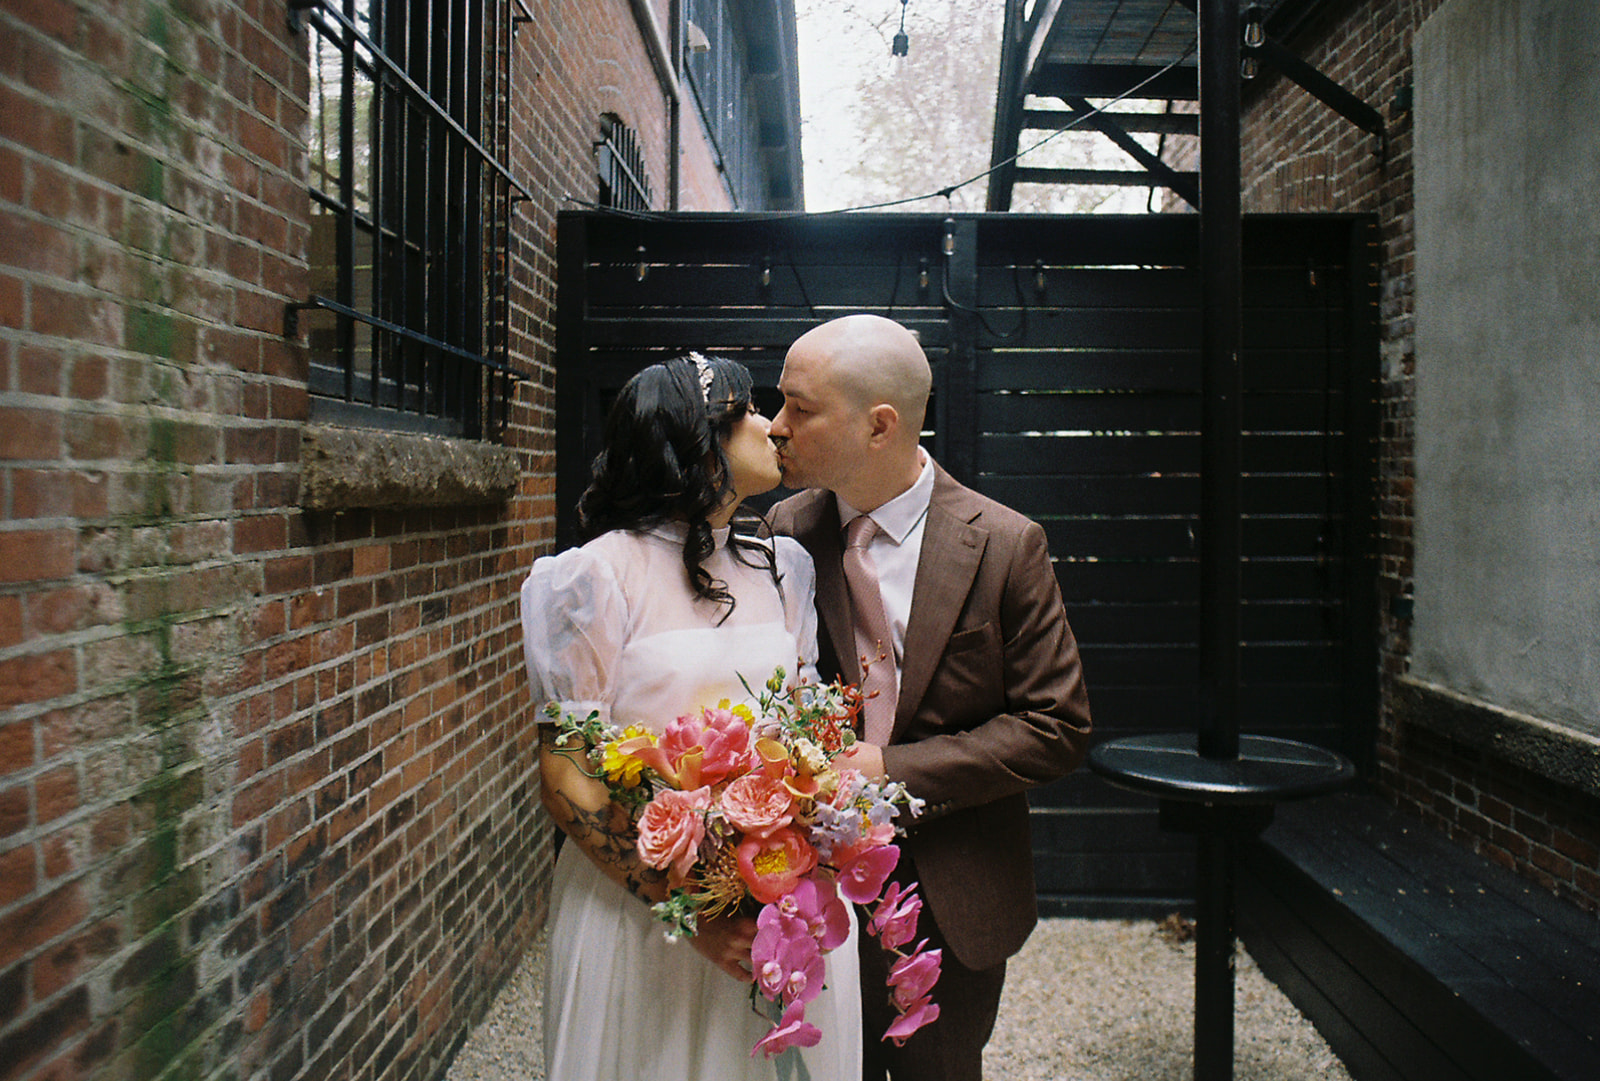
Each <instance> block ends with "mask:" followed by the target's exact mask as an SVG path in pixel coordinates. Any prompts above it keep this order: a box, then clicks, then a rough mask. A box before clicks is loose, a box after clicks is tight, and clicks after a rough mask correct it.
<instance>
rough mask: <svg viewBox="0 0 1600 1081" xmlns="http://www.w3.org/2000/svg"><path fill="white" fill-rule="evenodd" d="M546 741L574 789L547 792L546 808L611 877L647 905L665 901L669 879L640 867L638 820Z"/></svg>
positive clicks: (551, 737)
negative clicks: (661, 900) (630, 815)
mask: <svg viewBox="0 0 1600 1081" xmlns="http://www.w3.org/2000/svg"><path fill="white" fill-rule="evenodd" d="M543 736H544V748H543V750H544V751H545V753H546V755H547V756H554V757H555V758H556V759H557V760H558V761H560V762H561V763H563V765H562V767H561V769H560V772H561V774H562V775H563V779H564V781H566V782H568V783H570V784H571V785H573V789H572V790H568V788H567V787H566V785H565V784H559V785H556V786H554V787H552V788H548V789H547V790H546V792H545V800H544V802H545V806H546V809H547V810H549V812H550V814H551V817H552V818H554V819H555V820H556V824H557V825H558V826H560V828H561V829H562V830H563V831H564V832H565V833H566V834H567V837H568V838H569V839H570V840H571V841H572V842H573V843H574V844H576V845H578V846H579V847H580V848H582V849H583V850H584V852H585V853H587V854H588V856H589V858H590V859H592V860H593V861H594V862H595V864H596V866H598V867H599V868H600V870H601V871H602V872H603V873H604V874H605V875H606V877H608V878H610V879H612V880H613V881H615V882H617V883H618V884H619V885H621V886H622V887H623V888H624V889H626V890H627V891H628V892H629V893H631V894H633V895H634V896H636V897H638V898H640V899H641V900H643V901H645V902H647V903H652V904H653V903H654V902H656V901H658V900H660V899H661V898H662V897H663V896H665V892H666V891H665V890H664V889H662V887H661V884H662V883H663V882H665V881H666V875H665V874H664V873H663V872H661V871H658V870H656V869H655V868H653V867H649V866H647V865H645V864H644V863H642V862H641V861H640V859H639V853H638V850H637V849H635V848H634V841H635V839H636V838H637V837H638V833H637V831H636V830H635V829H634V825H633V821H632V819H631V818H630V817H629V816H628V814H627V812H626V811H624V810H623V809H622V808H621V807H619V806H617V805H616V804H615V803H613V802H612V801H611V798H610V794H609V793H608V792H606V791H605V788H604V787H603V786H602V785H600V784H599V783H598V782H595V781H594V780H593V779H591V778H589V777H588V776H586V775H585V774H584V773H583V772H582V771H581V770H580V769H579V768H578V767H577V766H576V765H575V764H574V763H572V761H571V759H570V758H568V757H567V756H566V755H565V754H563V753H562V751H563V748H562V747H560V745H559V742H560V741H559V740H558V739H557V738H556V735H555V733H554V732H553V731H551V730H549V729H547V730H546V731H545V732H544V733H543ZM547 761H548V759H547ZM548 780H549V778H548V777H547V782H548Z"/></svg>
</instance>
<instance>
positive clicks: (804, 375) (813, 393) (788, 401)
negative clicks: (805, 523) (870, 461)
mask: <svg viewBox="0 0 1600 1081" xmlns="http://www.w3.org/2000/svg"><path fill="white" fill-rule="evenodd" d="M831 368H832V365H831V364H830V363H829V359H828V357H827V355H826V353H825V352H823V350H822V349H820V348H819V347H818V346H817V345H816V343H815V342H813V341H809V340H808V338H807V337H802V338H801V339H800V340H799V341H797V342H795V344H794V346H793V347H792V348H791V349H790V350H789V355H788V357H787V358H785V360H784V362H783V374H782V375H781V376H780V377H779V379H778V389H779V390H780V391H782V392H783V408H782V409H780V410H778V415H777V416H776V417H774V418H772V441H773V442H774V443H776V444H777V445H778V464H779V466H780V467H781V468H782V469H783V483H784V484H785V485H787V486H788V487H790V488H828V489H831V490H833V491H838V490H839V489H840V488H842V487H845V486H847V484H848V482H849V478H850V477H851V476H852V475H853V473H854V472H855V471H856V470H858V469H860V468H861V467H862V466H863V465H864V464H865V461H864V458H865V455H864V453H863V452H864V450H865V447H866V440H867V437H868V435H869V434H870V421H869V419H868V416H867V414H866V412H865V410H863V409H861V408H860V407H859V405H857V403H856V402H855V401H854V400H853V399H852V398H851V397H850V396H849V395H848V394H846V393H845V392H844V391H843V390H842V389H841V388H840V387H839V385H838V383H837V382H836V381H835V380H834V379H832V378H831V377H830V373H831Z"/></svg>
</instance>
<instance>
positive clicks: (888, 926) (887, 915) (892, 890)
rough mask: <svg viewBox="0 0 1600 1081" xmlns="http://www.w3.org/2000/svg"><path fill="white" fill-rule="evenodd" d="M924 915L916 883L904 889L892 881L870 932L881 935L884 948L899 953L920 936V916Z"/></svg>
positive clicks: (884, 894)
mask: <svg viewBox="0 0 1600 1081" xmlns="http://www.w3.org/2000/svg"><path fill="white" fill-rule="evenodd" d="M921 913H922V898H921V897H919V896H918V895H917V884H916V883H915V882H913V883H912V884H911V885H909V886H906V887H904V888H903V889H902V888H901V886H900V883H898V882H891V883H889V886H888V888H887V889H885V890H884V891H883V900H881V901H879V902H878V907H877V909H876V910H875V911H874V912H873V914H872V920H871V921H870V922H869V923H868V924H867V930H868V932H869V933H870V934H874V935H877V936H878V941H879V942H881V943H883V947H884V949H888V950H897V949H899V948H900V947H901V946H904V945H905V944H906V943H907V942H910V941H911V939H912V936H914V935H915V934H916V933H917V917H918V916H919V915H921Z"/></svg>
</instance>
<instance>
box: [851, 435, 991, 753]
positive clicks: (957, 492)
mask: <svg viewBox="0 0 1600 1081" xmlns="http://www.w3.org/2000/svg"><path fill="white" fill-rule="evenodd" d="M935 468H936V469H937V473H936V476H935V480H934V489H933V499H932V501H931V502H930V503H929V505H928V521H927V524H926V525H925V526H924V527H923V533H922V551H921V553H920V554H919V556H918V558H917V581H916V586H915V587H914V589H913V591H912V594H911V618H910V620H909V621H908V623H907V625H906V643H905V656H904V657H903V658H902V660H901V665H900V699H899V701H898V702H897V703H896V705H895V727H896V728H897V729H898V728H899V727H900V725H901V724H902V723H903V722H904V720H905V719H906V718H908V717H910V716H911V715H912V714H913V713H914V712H915V711H916V708H917V706H919V705H920V704H921V703H922V696H923V695H924V694H926V693H927V690H928V684H929V682H930V681H931V680H932V679H933V671H934V669H935V668H936V667H937V666H938V664H939V659H940V658H941V657H943V656H944V643H945V642H948V641H949V640H950V632H951V631H952V630H953V629H954V628H955V625H956V618H957V617H958V616H960V615H961V609H962V606H963V605H964V604H965V603H966V599H967V594H968V593H969V592H970V591H971V589H972V582H973V579H974V578H975V577H976V576H977V573H978V564H979V563H980V562H982V560H983V550H984V546H985V545H986V544H987V543H988V539H989V534H988V531H987V530H985V529H983V528H981V527H979V526H977V525H975V524H973V523H974V521H975V520H976V518H977V517H978V513H979V512H978V510H977V508H975V507H973V506H971V505H970V504H969V503H968V502H967V501H966V500H965V499H963V498H962V492H963V489H962V488H961V486H960V485H958V484H957V483H956V482H955V481H954V480H953V479H952V478H951V477H950V476H949V474H947V473H945V471H944V470H943V469H939V468H938V467H937V466H936V467H935ZM835 543H836V544H837V540H835Z"/></svg>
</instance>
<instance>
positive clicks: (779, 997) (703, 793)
mask: <svg viewBox="0 0 1600 1081" xmlns="http://www.w3.org/2000/svg"><path fill="white" fill-rule="evenodd" d="M784 680H785V675H784V671H783V670H782V669H781V668H780V669H778V670H777V671H776V672H775V673H774V674H773V676H772V678H771V679H769V680H768V681H767V683H766V684H765V686H764V687H763V689H762V691H761V692H760V693H759V694H758V693H756V692H755V691H750V686H749V684H748V683H746V684H745V689H746V690H747V691H750V694H751V697H752V698H755V699H756V701H757V709H755V710H751V709H750V708H749V707H748V706H745V705H735V706H730V705H729V704H728V703H727V702H726V701H724V702H722V703H721V704H720V705H719V706H718V707H717V708H714V709H702V710H701V711H700V712H699V713H696V714H690V715H686V716H682V717H679V718H678V719H677V720H675V721H673V722H672V723H671V724H668V725H667V726H666V730H665V731H664V732H662V733H661V734H660V736H659V737H658V736H656V735H653V734H650V733H648V732H645V731H644V730H642V729H640V728H639V727H638V726H629V727H628V728H625V729H619V728H617V727H616V726H614V725H606V724H603V723H601V721H600V720H599V717H598V715H597V714H590V715H589V716H588V717H587V718H583V719H581V720H580V719H577V718H574V717H571V716H566V717H563V716H562V715H561V714H560V712H559V710H558V709H556V708H555V707H552V714H553V715H554V716H556V717H557V719H558V720H559V721H560V726H561V730H562V733H563V735H565V736H567V737H569V739H567V740H565V741H564V742H565V743H566V744H567V745H568V746H569V747H570V746H572V745H573V743H574V742H575V743H576V744H577V746H576V747H575V748H574V749H573V750H572V751H571V752H570V753H571V754H572V755H574V756H575V760H576V761H578V762H579V764H580V766H582V767H584V770H585V772H586V773H588V774H589V775H590V776H593V777H596V778H599V779H602V780H604V782H605V784H606V786H607V788H608V789H609V790H610V792H611V795H612V798H613V799H615V800H616V801H617V802H618V803H619V804H621V805H622V806H624V807H626V808H628V810H629V812H630V813H631V814H632V816H633V818H634V822H635V825H636V826H637V829H638V833H639V836H638V842H637V848H638V852H639V857H640V859H641V860H643V861H644V862H645V863H646V864H648V865H649V866H651V867H654V868H657V869H659V870H664V871H666V873H667V882H668V885H669V887H670V889H671V893H670V895H669V897H668V899H667V900H666V901H663V902H661V903H659V904H657V905H656V906H655V908H654V911H655V913H656V915H657V916H659V917H660V918H661V919H662V921H663V922H664V923H665V924H666V927H667V933H668V936H669V937H673V938H676V937H679V936H682V935H693V934H694V933H695V932H696V930H697V928H698V920H699V919H700V918H701V917H706V918H711V917H715V916H718V915H721V914H724V913H727V912H732V911H734V910H737V909H740V908H741V907H744V906H747V905H749V906H751V907H753V906H754V905H760V906H761V907H760V912H759V915H758V916H757V917H756V928H757V932H756V936H755V941H754V943H753V944H752V947H751V963H752V966H753V969H754V972H753V975H754V977H755V979H754V989H753V991H752V994H756V993H759V994H760V995H761V996H762V997H764V998H765V999H766V1000H767V1001H768V1002H770V1003H771V1004H772V1006H771V1008H770V1009H771V1012H772V1013H773V1014H776V1015H777V1018H776V1021H775V1023H774V1024H773V1027H772V1029H771V1031H769V1032H768V1033H767V1035H765V1036H764V1037H762V1038H761V1039H760V1040H759V1041H758V1042H757V1043H756V1045H755V1047H754V1048H753V1049H752V1051H751V1054H752V1055H753V1054H755V1053H757V1052H762V1053H765V1054H766V1055H768V1056H772V1055H776V1054H778V1053H779V1052H781V1051H783V1050H785V1049H786V1048H789V1047H793V1046H801V1047H809V1046H812V1045H813V1044H815V1043H817V1042H818V1041H819V1040H820V1039H821V1038H822V1033H821V1031H820V1030H819V1029H818V1028H817V1027H816V1026H815V1025H812V1024H810V1023H809V1022H807V1021H806V1019H805V1008H806V1004H807V1003H809V1002H810V1001H811V1000H812V999H814V998H816V996H817V995H818V994H819V993H820V992H821V991H822V986H823V973H824V968H823V960H822V958H823V955H824V954H825V953H827V952H828V951H830V950H832V949H834V948H836V947H838V946H839V945H840V944H842V943H843V942H844V941H845V940H846V938H847V937H848V936H849V932H850V917H849V912H848V909H846V907H845V902H847V901H848V902H850V903H853V904H858V905H866V906H872V911H871V915H870V917H869V918H868V919H867V920H866V922H865V924H864V929H865V930H866V931H867V933H868V934H872V935H875V936H876V937H877V938H878V941H879V942H880V943H881V944H882V945H883V946H884V948H885V949H888V950H890V951H892V952H893V953H894V954H895V955H896V957H897V960H896V961H895V962H894V964H893V965H892V966H891V968H890V972H889V979H888V983H889V994H890V998H891V1001H892V1002H893V1004H894V1007H895V1010H896V1014H897V1016H896V1019H895V1021H894V1023H893V1024H892V1025H891V1026H890V1027H889V1030H888V1032H886V1033H885V1034H884V1039H889V1040H894V1041H895V1042H896V1043H903V1042H904V1041H905V1040H906V1038H907V1037H909V1036H910V1035H911V1034H912V1033H913V1032H915V1031H917V1029H919V1028H921V1027H922V1026H923V1025H926V1024H928V1023H929V1022H931V1021H933V1020H934V1019H935V1018H936V1017H938V1016H939V1007H938V1006H937V1005H935V1004H934V1002H933V1000H932V990H933V987H934V984H935V983H936V982H937V981H938V978H939V968H940V962H941V951H939V950H928V949H926V946H927V940H926V939H924V940H923V941H922V942H920V943H918V944H917V945H916V946H915V947H914V948H912V949H911V950H910V951H909V952H907V951H906V949H905V947H906V946H907V945H908V944H909V943H910V942H911V941H912V939H913V938H914V937H915V932H916V925H917V917H918V915H919V913H920V912H921V909H922V899H921V898H920V897H919V896H918V895H917V893H916V887H915V885H913V886H911V887H909V888H904V889H902V888H901V886H900V884H899V883H895V882H889V881H888V880H889V875H890V874H891V873H892V872H893V871H894V868H895V865H896V864H897V863H898V862H899V858H900V850H899V848H898V847H896V846H895V845H894V844H893V843H892V841H893V839H894V837H895V835H896V832H897V830H896V827H895V825H894V819H895V818H897V817H898V816H899V815H900V814H901V812H902V811H904V812H905V813H906V814H908V815H909V816H912V817H915V816H916V815H917V814H919V813H920V812H921V810H922V801H921V800H919V799H916V798H915V797H913V796H912V795H911V794H910V793H909V792H907V791H906V790H905V787H904V786H903V785H900V784H895V783H887V784H878V783H874V782H872V781H869V780H867V779H866V778H865V777H864V776H862V774H861V773H860V772H859V771H858V770H854V769H849V768H835V767H834V765H833V760H834V758H835V756H837V755H839V754H840V753H842V752H844V751H845V750H847V749H848V748H849V747H850V745H851V744H852V743H854V742H855V733H854V727H853V722H854V719H855V717H856V715H857V714H858V713H859V712H860V709H861V694H860V691H859V690H858V689H857V688H855V687H854V686H849V685H841V684H838V683H832V684H828V685H826V686H819V685H816V684H801V685H798V686H789V687H786V686H785V682H784ZM741 681H742V677H741Z"/></svg>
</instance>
